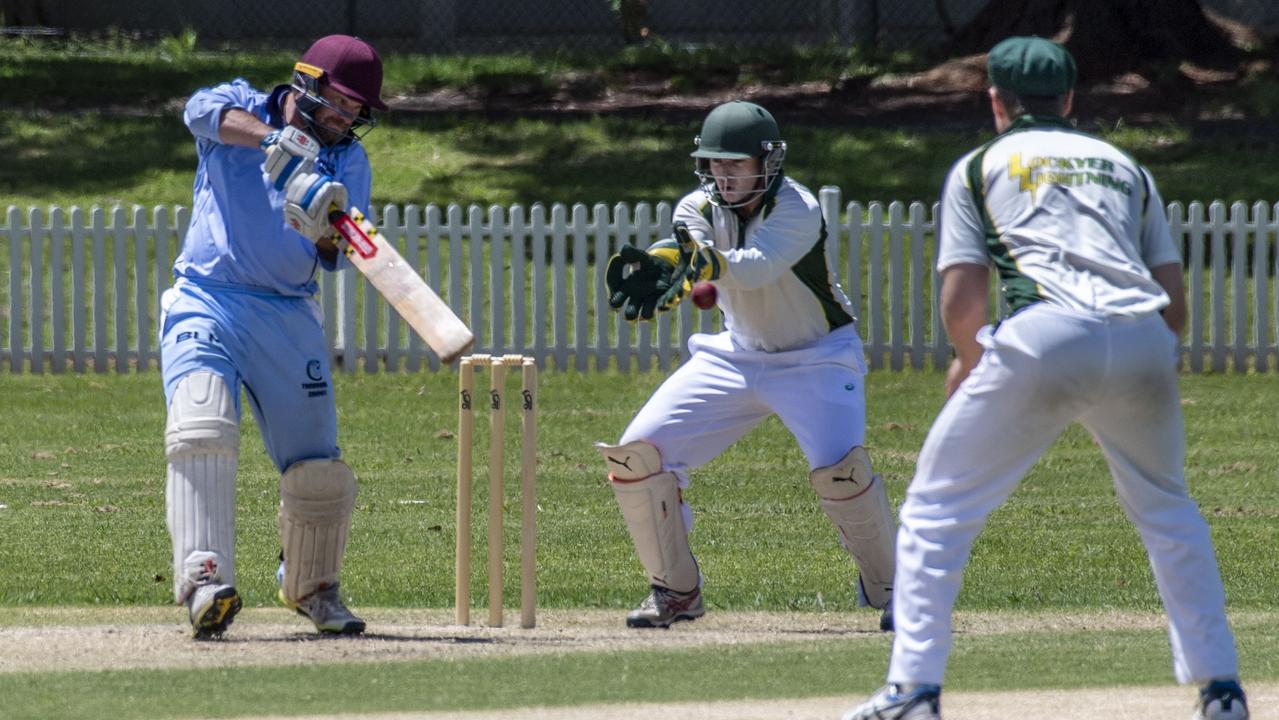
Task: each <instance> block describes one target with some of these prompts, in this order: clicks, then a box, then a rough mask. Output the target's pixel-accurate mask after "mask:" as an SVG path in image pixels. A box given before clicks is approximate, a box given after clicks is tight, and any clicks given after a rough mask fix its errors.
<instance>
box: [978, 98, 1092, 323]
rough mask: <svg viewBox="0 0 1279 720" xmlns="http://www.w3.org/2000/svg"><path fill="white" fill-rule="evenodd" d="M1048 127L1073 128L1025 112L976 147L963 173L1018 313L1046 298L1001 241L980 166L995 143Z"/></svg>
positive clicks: (988, 247)
mask: <svg viewBox="0 0 1279 720" xmlns="http://www.w3.org/2000/svg"><path fill="white" fill-rule="evenodd" d="M1045 126H1055V127H1060V128H1062V129H1069V128H1070V126H1069V125H1067V124H1066V121H1065V119H1064V118H1059V117H1038V116H1034V115H1022V116H1021V117H1019V118H1017V120H1016V121H1015V122H1013V124H1012V125H1011V126H1009V128H1008V129H1007V130H1005V131H1004V132H1002V133H1000V134H999V135H997V136H995V137H994V138H991V139H990V140H988V141H986V143H985V144H983V145H982V146H981V147H979V148H977V152H975V153H973V156H972V157H971V158H969V160H968V166H967V167H966V168H964V175H965V177H966V178H967V180H968V190H969V192H971V193H972V195H973V204H974V205H976V206H977V212H978V213H979V214H980V216H981V224H982V227H983V228H985V230H986V254H988V255H990V259H991V262H993V263H994V264H995V270H996V271H998V273H999V280H1000V291H1001V292H1002V293H1003V295H1004V301H1005V302H1007V303H1008V307H1009V309H1010V310H1011V311H1012V312H1017V311H1018V310H1021V309H1022V308H1024V307H1026V306H1028V305H1033V304H1035V303H1037V302H1040V301H1042V300H1043V299H1044V296H1043V294H1042V293H1041V292H1040V291H1039V283H1036V282H1035V281H1034V280H1032V279H1031V278H1030V277H1029V276H1028V275H1026V274H1025V273H1023V272H1022V271H1021V270H1020V269H1019V268H1018V267H1017V261H1016V260H1015V259H1014V258H1013V256H1012V253H1010V252H1009V251H1008V246H1007V245H1005V244H1004V243H1003V241H1001V240H1000V235H1001V233H1000V232H999V228H997V227H995V220H994V218H992V217H991V216H990V210H989V209H988V208H987V207H986V177H985V174H983V173H982V169H981V165H982V160H984V159H985V158H986V151H987V150H989V149H990V148H991V147H992V146H994V144H995V143H997V142H999V141H1000V140H1003V139H1004V138H1006V137H1008V136H1009V135H1014V134H1016V133H1019V132H1025V131H1027V130H1038V129H1040V128H1042V127H1045Z"/></svg>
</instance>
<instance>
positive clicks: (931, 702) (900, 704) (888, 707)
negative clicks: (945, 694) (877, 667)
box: [843, 683, 941, 720]
mask: <svg viewBox="0 0 1279 720" xmlns="http://www.w3.org/2000/svg"><path fill="white" fill-rule="evenodd" d="M905 688H906V686H903V685H895V684H891V683H890V684H888V685H885V686H884V687H882V688H880V689H879V691H878V692H876V693H875V694H874V695H872V696H871V697H870V699H869V700H867V701H866V702H864V703H862V704H861V705H858V706H857V707H855V708H853V709H852V710H849V711H848V712H846V713H844V717H843V720H941V686H940V685H915V686H912V687H911V688H910V690H906V689H905Z"/></svg>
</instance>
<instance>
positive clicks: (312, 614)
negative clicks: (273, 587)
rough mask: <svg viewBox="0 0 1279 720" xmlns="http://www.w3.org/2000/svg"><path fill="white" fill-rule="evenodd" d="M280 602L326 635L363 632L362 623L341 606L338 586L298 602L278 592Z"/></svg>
mask: <svg viewBox="0 0 1279 720" xmlns="http://www.w3.org/2000/svg"><path fill="white" fill-rule="evenodd" d="M279 598H280V602H281V603H284V606H285V607H287V608H289V609H290V610H293V611H294V612H296V613H297V614H298V615H301V616H302V617H304V618H307V619H309V620H310V621H311V622H313V623H315V629H316V630H319V631H320V632H322V633H325V634H328V635H359V634H360V633H362V632H364V621H363V620H361V619H360V618H358V617H356V616H355V613H353V612H351V611H350V610H348V609H347V607H346V605H343V604H342V598H341V597H339V596H338V584H337V583H334V584H332V585H330V586H328V587H326V588H323V589H321V590H317V591H315V592H313V593H311V594H310V595H307V596H306V597H304V598H302V599H301V600H298V601H297V602H293V601H290V600H289V599H288V598H287V597H285V596H284V590H283V589H281V590H280V592H279Z"/></svg>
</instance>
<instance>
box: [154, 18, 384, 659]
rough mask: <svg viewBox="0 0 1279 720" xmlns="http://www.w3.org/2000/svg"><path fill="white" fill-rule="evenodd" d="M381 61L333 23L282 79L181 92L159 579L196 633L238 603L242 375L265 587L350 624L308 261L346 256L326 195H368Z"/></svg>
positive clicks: (344, 483) (341, 487)
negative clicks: (275, 571) (181, 185)
mask: <svg viewBox="0 0 1279 720" xmlns="http://www.w3.org/2000/svg"><path fill="white" fill-rule="evenodd" d="M381 88H382V62H381V60H380V59H379V57H378V55H377V53H376V52H375V51H374V49H373V48H372V47H370V46H369V45H368V44H367V43H365V42H364V41H362V40H359V39H357V38H354V37H350V36H346V35H331V36H329V37H325V38H322V39H320V40H318V41H316V42H315V43H314V44H313V45H311V47H310V48H309V49H308V50H307V51H306V53H305V54H303V56H302V58H301V61H300V62H298V63H297V64H296V66H295V67H294V73H293V81H292V82H291V83H290V84H287V85H280V86H278V87H276V88H275V89H273V90H272V91H271V92H261V91H259V90H256V89H254V88H253V87H251V86H250V85H249V84H248V83H246V82H245V81H244V80H238V79H237V80H234V81H232V82H229V83H224V84H221V85H217V86H215V87H210V88H205V89H202V90H199V91H197V92H196V93H195V94H194V95H193V96H192V97H191V98H190V100H189V101H188V102H187V104H186V111H185V121H186V124H187V127H188V128H189V129H190V130H191V133H192V135H194V136H195V141H196V151H197V155H198V157H199V164H198V166H197V168H196V174H195V187H194V201H193V203H192V211H191V225H190V228H189V229H188V231H187V234H186V239H185V242H184V245H183V248H182V252H181V254H180V255H179V257H178V258H177V261H176V262H175V263H174V266H173V275H174V279H175V282H174V285H173V287H172V288H171V289H169V290H168V291H166V292H165V293H164V296H163V299H162V302H161V305H162V308H161V309H162V312H163V314H162V317H161V320H160V328H161V329H160V353H161V364H162V367H163V375H164V395H165V402H166V408H167V413H168V418H167V421H166V425H165V433H164V449H165V455H166V457H167V459H168V480H167V485H166V492H165V499H166V505H167V513H166V520H167V523H168V527H169V534H170V538H171V540H172V545H173V592H174V597H175V598H176V600H177V602H178V603H179V604H185V606H186V608H187V611H188V616H189V619H190V622H191V630H192V634H193V635H194V637H195V638H196V639H207V638H212V637H217V636H220V635H221V634H222V633H223V631H225V630H226V628H227V626H228V625H230V624H231V622H232V620H233V619H234V618H235V615H236V613H237V612H238V611H239V610H240V606H241V603H242V600H241V598H240V595H239V592H238V591H237V590H236V587H235V582H236V577H235V512H236V504H235V495H236V492H235V490H236V488H235V483H236V467H237V461H238V458H239V440H240V410H241V407H240V391H241V388H243V390H244V393H245V396H246V397H247V398H248V400H249V405H250V407H251V408H252V411H253V414H254V416H255V417H256V419H257V422H258V426H259V427H260V428H261V432H262V440H263V442H264V444H265V445H266V451H267V454H268V455H269V456H270V458H271V461H272V462H273V463H275V466H276V467H277V468H278V469H279V471H280V510H279V529H280V543H281V547H282V548H283V551H282V557H281V560H282V566H281V571H280V573H279V575H278V577H279V580H280V590H279V597H280V599H281V601H283V602H284V604H285V605H286V606H287V607H289V608H292V609H294V610H296V611H297V612H298V613H300V614H301V615H303V616H305V617H307V618H309V619H310V620H311V621H312V622H314V623H315V627H316V628H317V629H318V630H319V631H320V632H324V633H338V634H352V633H360V632H363V631H364V621H363V620H361V619H360V618H358V617H356V616H355V615H354V614H352V613H351V611H350V610H348V609H347V607H346V605H345V604H344V603H343V601H342V598H341V596H340V594H339V584H338V575H339V571H340V570H341V568H342V558H343V555H344V554H345V550H346V543H347V534H348V530H349V528H350V524H351V514H352V511H353V510H354V508H355V494H356V480H355V474H354V473H353V472H352V471H351V468H350V467H348V466H347V465H346V463H344V462H342V458H341V455H342V453H341V451H340V450H339V448H338V444H337V413H336V408H335V406H334V400H333V383H332V376H331V374H330V369H329V348H328V343H327V342H326V340H325V336H324V330H323V315H322V311H321V309H320V306H319V303H318V302H317V299H316V293H317V291H318V289H319V286H318V283H317V282H316V275H317V271H318V270H320V269H324V270H326V271H332V270H339V269H343V268H344V267H347V266H348V261H347V260H346V258H345V257H344V256H341V255H339V253H338V248H337V245H336V244H335V243H334V239H333V235H334V231H333V228H332V226H330V224H329V210H330V206H332V205H336V206H337V207H338V208H347V207H350V206H351V205H352V204H354V205H358V206H360V207H367V205H368V201H369V192H370V187H371V184H372V172H371V170H370V168H369V160H368V156H367V155H366V154H365V152H364V148H363V147H362V146H361V144H360V142H359V140H360V137H361V136H362V135H363V133H364V132H366V131H367V130H369V129H370V128H372V127H373V125H374V120H373V116H372V111H373V110H385V109H386V105H385V104H383V102H382V100H381V99H380V94H381Z"/></svg>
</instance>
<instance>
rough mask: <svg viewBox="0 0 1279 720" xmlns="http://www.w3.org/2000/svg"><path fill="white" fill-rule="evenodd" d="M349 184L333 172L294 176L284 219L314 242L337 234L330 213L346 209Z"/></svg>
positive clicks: (289, 187)
mask: <svg viewBox="0 0 1279 720" xmlns="http://www.w3.org/2000/svg"><path fill="white" fill-rule="evenodd" d="M346 204H347V196H346V186H345V185H343V184H342V183H340V182H338V181H337V180H334V179H333V176H332V175H321V174H319V173H307V174H305V175H298V176H296V177H294V178H293V180H292V182H290V183H289V186H288V194H287V195H286V196H285V203H284V219H285V221H287V222H288V223H289V227H291V228H293V229H294V230H297V231H298V232H299V233H302V234H303V235H305V236H306V237H307V238H309V239H310V240H311V241H312V242H319V241H320V240H323V239H325V238H329V237H332V236H333V233H334V230H333V225H332V224H331V223H329V213H331V212H333V211H334V210H345V209H346Z"/></svg>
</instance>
